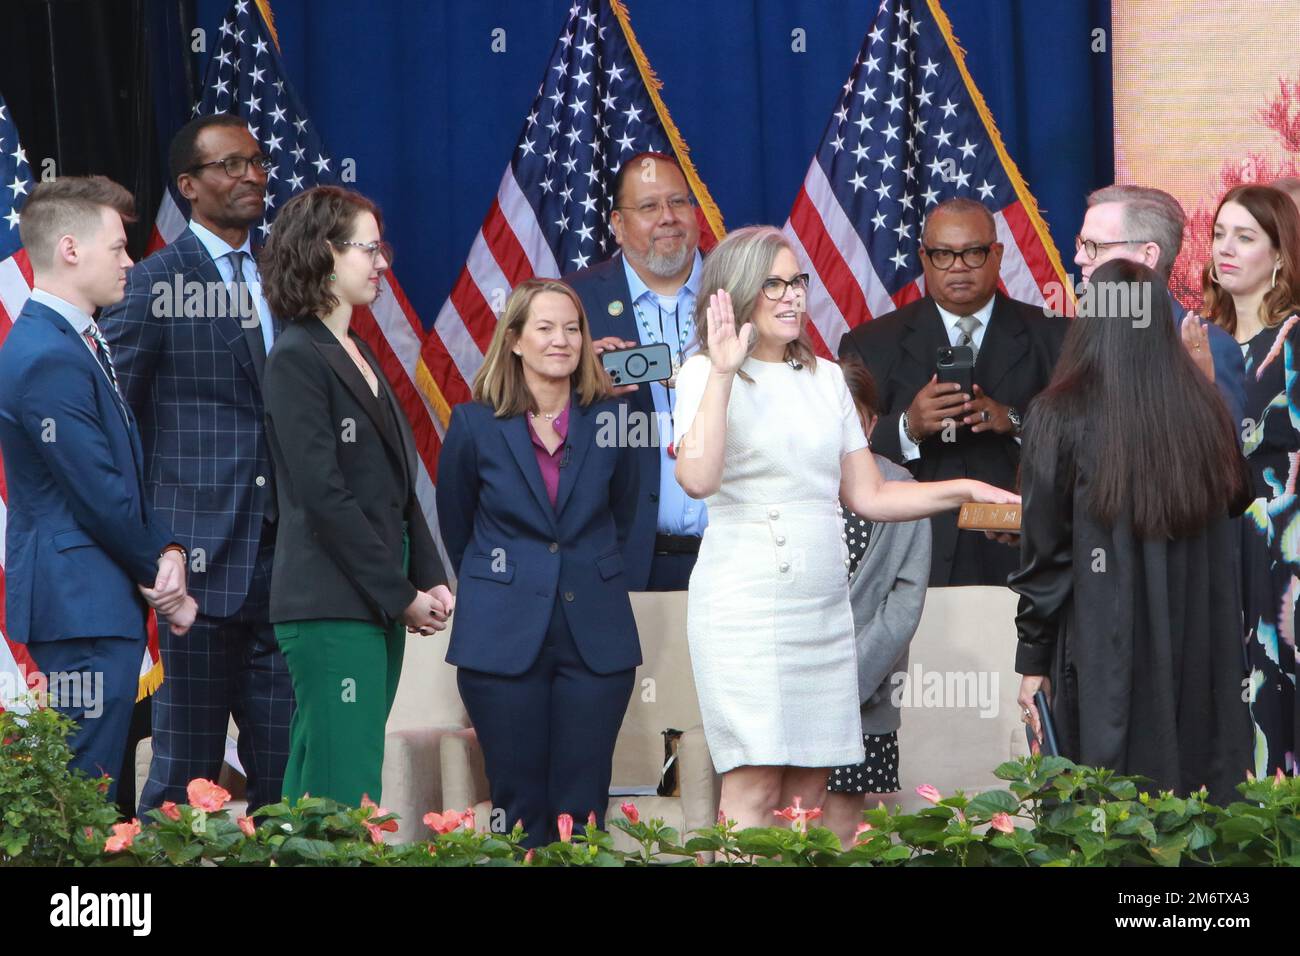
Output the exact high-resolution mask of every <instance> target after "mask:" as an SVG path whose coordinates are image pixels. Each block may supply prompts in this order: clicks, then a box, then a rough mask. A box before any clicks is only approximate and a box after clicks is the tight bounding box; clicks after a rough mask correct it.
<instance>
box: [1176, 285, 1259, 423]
mask: <svg viewBox="0 0 1300 956" xmlns="http://www.w3.org/2000/svg"><path fill="white" fill-rule="evenodd" d="M1169 301H1170V304H1171V305H1172V306H1173V312H1174V324H1175V325H1176V326H1178V325H1182V321H1183V317H1184V316H1185V315H1187V310H1186V309H1184V308H1183V304H1182V303H1181V302H1179V301H1178V300H1177V299H1175V298H1174V297H1173V295H1172V294H1171V295H1170V296H1169ZM1206 337H1207V339H1208V340H1209V343H1210V356H1211V358H1213V359H1214V384H1215V385H1217V386H1218V387H1219V394H1221V395H1222V396H1223V401H1224V402H1225V403H1226V404H1227V406H1228V414H1229V415H1231V416H1232V424H1233V425H1234V426H1235V430H1236V432H1237V442H1238V444H1240V443H1241V433H1242V424H1241V423H1242V419H1244V418H1245V417H1246V360H1245V359H1244V358H1242V355H1241V346H1240V345H1238V344H1237V340H1236V339H1234V338H1233V337H1232V336H1231V335H1229V334H1228V333H1227V332H1225V331H1224V330H1223V329H1221V328H1219V327H1218V326H1217V325H1215V324H1214V323H1213V322H1207V323H1206Z"/></svg>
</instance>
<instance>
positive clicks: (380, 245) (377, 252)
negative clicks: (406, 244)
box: [330, 239, 393, 265]
mask: <svg viewBox="0 0 1300 956" xmlns="http://www.w3.org/2000/svg"><path fill="white" fill-rule="evenodd" d="M330 241H331V242H333V240H330ZM334 245H336V246H351V247H352V248H354V249H360V250H361V251H362V252H365V253H368V254H369V255H370V264H371V265H374V264H375V261H376V260H377V259H378V258H379V257H380V256H381V255H382V256H383V257H384V261H385V262H387V263H388V264H389V265H392V264H393V247H392V246H390V245H389V244H388V243H386V242H354V241H352V240H351V239H348V240H343V241H339V242H335V243H334Z"/></svg>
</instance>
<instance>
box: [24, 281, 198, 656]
mask: <svg viewBox="0 0 1300 956" xmlns="http://www.w3.org/2000/svg"><path fill="white" fill-rule="evenodd" d="M0 448H3V450H4V470H5V480H6V481H7V482H8V486H9V512H8V524H7V526H6V528H5V577H6V608H5V624H6V626H7V628H8V632H9V633H8V636H9V637H10V638H11V639H13V640H15V641H17V642H18V643H20V644H27V643H32V642H39V641H58V640H68V639H71V638H78V637H125V638H143V637H144V636H145V615H146V612H147V605H146V604H145V601H144V598H143V597H141V595H140V593H139V591H137V590H136V584H137V583H139V584H146V585H150V586H152V584H153V583H154V580H155V578H156V577H157V574H158V554H159V552H161V551H162V549H163V548H165V547H166V546H167V545H168V544H169V543H171V542H172V541H176V540H177V539H176V538H173V537H172V533H171V531H170V530H169V529H168V528H167V527H166V525H165V524H163V523H160V522H158V521H157V520H156V518H155V517H154V515H153V514H152V512H151V509H150V507H149V504H148V501H147V500H146V497H145V493H144V473H143V467H144V464H143V455H142V453H141V448H140V438H139V433H138V430H137V429H136V427H135V421H134V418H133V417H132V416H131V413H130V410H129V409H128V408H126V407H125V406H124V405H123V404H122V403H121V402H120V401H119V399H118V397H117V395H116V393H115V392H114V391H113V386H112V385H111V384H110V383H109V380H108V377H107V376H106V375H105V374H104V371H103V369H101V368H100V367H99V364H98V363H97V362H96V361H95V357H94V356H93V355H91V353H90V350H89V349H88V348H86V344H85V342H84V341H82V340H81V338H80V337H79V336H78V335H77V333H76V332H75V331H74V330H73V328H72V326H71V325H69V324H68V321H67V320H66V319H65V318H63V316H61V315H59V314H58V313H57V312H55V311H54V310H53V309H50V308H48V307H46V306H44V305H41V304H40V303H38V302H33V301H31V300H28V302H27V304H26V305H25V306H23V310H22V312H20V313H19V315H18V320H17V321H16V322H15V323H14V326H13V329H12V330H10V332H9V336H8V338H6V339H5V341H4V345H3V346H0ZM181 543H184V542H181Z"/></svg>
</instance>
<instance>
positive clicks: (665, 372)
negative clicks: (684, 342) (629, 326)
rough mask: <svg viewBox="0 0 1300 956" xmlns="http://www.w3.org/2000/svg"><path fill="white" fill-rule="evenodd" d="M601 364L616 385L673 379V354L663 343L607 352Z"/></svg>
mask: <svg viewBox="0 0 1300 956" xmlns="http://www.w3.org/2000/svg"><path fill="white" fill-rule="evenodd" d="M600 362H601V364H602V365H604V366H605V371H607V372H608V373H609V377H610V379H611V380H612V381H613V382H614V384H615V385H640V384H641V383H642V382H663V381H667V380H668V379H670V378H672V377H673V353H672V350H671V349H670V348H668V346H667V345H665V344H664V343H662V342H655V343H654V344H652V345H638V346H636V347H635V348H630V349H618V350H617V351H613V352H605V353H604V354H602V355H601V357H600Z"/></svg>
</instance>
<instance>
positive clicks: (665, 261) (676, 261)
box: [624, 242, 695, 279]
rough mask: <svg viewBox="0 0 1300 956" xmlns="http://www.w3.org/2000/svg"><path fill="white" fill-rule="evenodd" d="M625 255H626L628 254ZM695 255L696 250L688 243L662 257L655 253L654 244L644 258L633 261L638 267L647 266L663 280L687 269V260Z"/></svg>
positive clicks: (636, 258) (640, 257)
mask: <svg viewBox="0 0 1300 956" xmlns="http://www.w3.org/2000/svg"><path fill="white" fill-rule="evenodd" d="M624 254H625V255H626V253H624ZM694 255H695V249H694V248H692V247H691V246H689V245H687V244H686V243H682V245H681V248H679V249H678V250H677V251H676V252H674V253H670V254H668V255H660V254H659V253H657V252H655V248H654V243H653V242H652V243H651V244H650V248H649V249H648V250H646V254H645V255H644V256H639V257H635V258H633V259H632V261H633V263H635V264H637V265H643V266H645V268H646V269H647V270H648V271H649V272H650V273H651V274H653V275H656V276H658V277H659V278H661V279H671V278H672V277H673V276H675V275H678V274H679V273H680V272H681V271H682V270H683V269H684V268H686V262H687V260H689V259H690V258H691V257H692V256H694ZM638 259H639V261H638Z"/></svg>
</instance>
